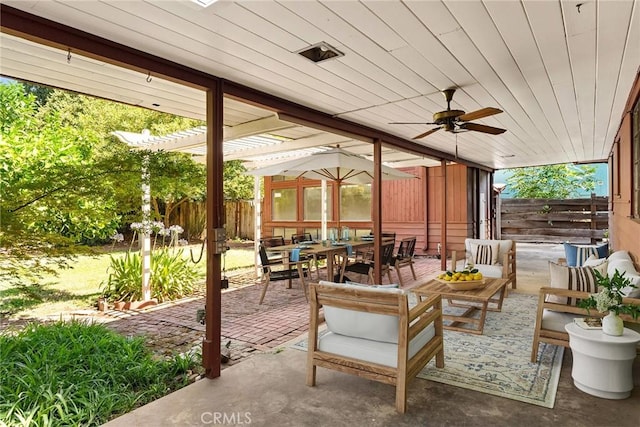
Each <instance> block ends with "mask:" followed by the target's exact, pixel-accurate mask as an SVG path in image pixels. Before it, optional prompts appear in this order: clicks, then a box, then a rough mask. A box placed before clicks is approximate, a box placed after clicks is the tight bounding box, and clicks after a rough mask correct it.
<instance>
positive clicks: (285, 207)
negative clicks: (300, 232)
mask: <svg viewBox="0 0 640 427" xmlns="http://www.w3.org/2000/svg"><path fill="white" fill-rule="evenodd" d="M271 194H272V197H271V200H272V206H273V213H272V215H271V216H272V218H271V219H273V220H274V221H295V220H296V219H297V218H296V189H295V188H282V189H279V190H273V191H272V192H271Z"/></svg>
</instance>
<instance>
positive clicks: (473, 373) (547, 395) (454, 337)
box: [418, 293, 564, 408]
mask: <svg viewBox="0 0 640 427" xmlns="http://www.w3.org/2000/svg"><path fill="white" fill-rule="evenodd" d="M537 302H538V298H537V296H534V295H524V294H516V293H512V294H511V295H509V297H508V298H505V300H504V303H503V305H502V311H501V312H499V313H496V312H488V313H487V318H486V322H485V326H484V333H483V335H472V334H466V333H461V332H455V331H447V330H445V331H444V346H445V347H444V355H445V363H444V366H445V367H444V369H438V368H436V367H435V360H432V361H431V362H429V364H428V365H427V366H425V368H424V369H423V370H422V372H420V373H419V374H418V377H419V378H424V379H428V380H431V381H436V382H441V383H444V384H449V385H454V386H457V387H463V388H467V389H471V390H476V391H480V392H483V393H487V394H492V395H495V396H500V397H505V398H508V399H513V400H519V401H521V402H527V403H532V404H534V405H539V406H544V407H545V408H553V405H554V404H555V400H556V390H557V388H558V381H559V380H560V368H561V367H562V355H563V353H564V347H559V346H555V345H547V344H541V345H540V350H539V353H538V363H531V362H530V359H529V358H530V356H531V343H532V341H533V330H534V326H535V320H536V305H537ZM453 310H457V309H454V308H449V307H447V308H446V311H447V312H449V311H453Z"/></svg>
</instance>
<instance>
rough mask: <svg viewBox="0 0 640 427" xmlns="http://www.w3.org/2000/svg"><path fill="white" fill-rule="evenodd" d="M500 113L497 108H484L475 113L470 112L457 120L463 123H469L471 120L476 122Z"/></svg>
mask: <svg viewBox="0 0 640 427" xmlns="http://www.w3.org/2000/svg"><path fill="white" fill-rule="evenodd" d="M500 113H502V110H500V109H499V108H493V107H486V108H481V109H479V110H476V111H472V112H470V113H466V114H463V115H461V116H459V117H458V120H460V121H463V122H469V121H471V120H477V119H481V118H483V117H489V116H493V115H494V114H500Z"/></svg>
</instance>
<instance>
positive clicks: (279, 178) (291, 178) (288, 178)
mask: <svg viewBox="0 0 640 427" xmlns="http://www.w3.org/2000/svg"><path fill="white" fill-rule="evenodd" d="M296 179H297V178H296V177H295V176H284V175H274V176H272V177H271V181H272V182H282V181H295V180H296Z"/></svg>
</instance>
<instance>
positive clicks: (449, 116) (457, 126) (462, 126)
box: [393, 88, 506, 139]
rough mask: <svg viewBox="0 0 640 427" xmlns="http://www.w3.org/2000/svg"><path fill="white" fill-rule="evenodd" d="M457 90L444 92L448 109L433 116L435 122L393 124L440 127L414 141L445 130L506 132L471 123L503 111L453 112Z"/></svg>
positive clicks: (492, 133)
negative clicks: (453, 102) (452, 105)
mask: <svg viewBox="0 0 640 427" xmlns="http://www.w3.org/2000/svg"><path fill="white" fill-rule="evenodd" d="M455 91H456V89H455V88H449V89H445V90H443V91H442V93H443V94H444V99H445V100H446V101H447V109H446V110H444V111H438V112H437V113H434V114H433V122H419V123H416V122H393V124H425V125H438V127H436V128H433V129H430V130H428V131H426V132H424V133H421V134H420V135H417V136H415V137H414V138H413V139H421V138H424V137H426V136H428V135H431V134H432V133H434V132H437V131H439V130H440V129H444V130H445V131H447V132H453V133H458V132H464V131H475V132H482V133H487V134H490V135H500V134H501V133H504V132H506V129H501V128H497V127H493V126H487V125H481V124H478V123H469V122H470V121H471V120H477V119H481V118H484V117H489V116H493V115H494V114H500V113H502V110H501V109H499V108H494V107H485V108H481V109H479V110H476V111H471V112H470V113H466V112H464V111H462V110H452V109H451V100H452V99H453V94H454V93H455Z"/></svg>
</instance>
